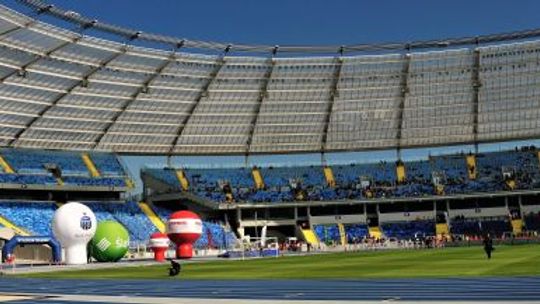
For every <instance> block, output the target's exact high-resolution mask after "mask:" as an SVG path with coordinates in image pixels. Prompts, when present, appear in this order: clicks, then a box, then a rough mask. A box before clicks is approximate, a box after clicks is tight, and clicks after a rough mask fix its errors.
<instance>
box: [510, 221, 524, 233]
mask: <svg viewBox="0 0 540 304" xmlns="http://www.w3.org/2000/svg"><path fill="white" fill-rule="evenodd" d="M512 232H513V233H514V234H518V233H521V232H523V220H522V219H515V220H512Z"/></svg>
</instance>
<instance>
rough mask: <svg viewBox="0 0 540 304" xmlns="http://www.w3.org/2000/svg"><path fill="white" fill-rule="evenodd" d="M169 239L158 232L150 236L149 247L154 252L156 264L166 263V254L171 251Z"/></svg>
mask: <svg viewBox="0 0 540 304" xmlns="http://www.w3.org/2000/svg"><path fill="white" fill-rule="evenodd" d="M169 244H170V241H169V238H168V237H167V235H166V234H165V233H161V232H156V233H153V234H152V235H151V236H150V242H149V247H150V248H151V249H152V251H153V252H154V260H155V261H156V262H164V261H165V253H166V252H167V249H169Z"/></svg>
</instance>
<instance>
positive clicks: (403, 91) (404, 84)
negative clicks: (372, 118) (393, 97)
mask: <svg viewBox="0 0 540 304" xmlns="http://www.w3.org/2000/svg"><path fill="white" fill-rule="evenodd" d="M410 66H411V54H410V53H407V54H405V55H404V57H403V68H402V69H401V81H400V96H399V97H400V98H399V107H398V128H397V133H396V140H397V151H396V152H397V159H398V161H401V146H402V143H401V138H402V129H403V111H404V109H405V99H406V98H407V95H408V94H409V85H408V79H409V68H410Z"/></svg>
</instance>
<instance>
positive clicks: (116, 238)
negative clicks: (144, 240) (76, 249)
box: [89, 221, 129, 262]
mask: <svg viewBox="0 0 540 304" xmlns="http://www.w3.org/2000/svg"><path fill="white" fill-rule="evenodd" d="M89 245H90V252H91V254H92V257H93V258H94V259H96V260H97V261H99V262H117V261H119V260H120V259H122V257H124V255H125V254H126V252H127V251H128V245H129V233H128V231H127V230H126V228H124V226H122V224H120V223H118V222H115V221H103V222H99V223H98V225H97V229H96V234H95V235H94V237H93V238H92V240H91V241H90V244H89Z"/></svg>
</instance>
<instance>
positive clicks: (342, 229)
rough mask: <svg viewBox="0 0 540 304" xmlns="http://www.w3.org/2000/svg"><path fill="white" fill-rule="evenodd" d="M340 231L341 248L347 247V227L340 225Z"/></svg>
mask: <svg viewBox="0 0 540 304" xmlns="http://www.w3.org/2000/svg"><path fill="white" fill-rule="evenodd" d="M338 229H339V239H340V241H341V246H345V245H347V233H346V232H345V226H343V224H341V223H338Z"/></svg>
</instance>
